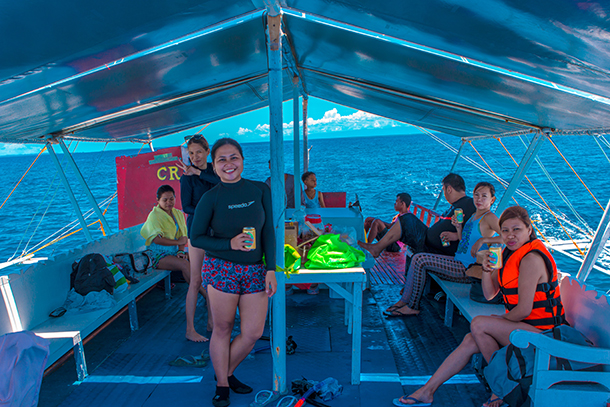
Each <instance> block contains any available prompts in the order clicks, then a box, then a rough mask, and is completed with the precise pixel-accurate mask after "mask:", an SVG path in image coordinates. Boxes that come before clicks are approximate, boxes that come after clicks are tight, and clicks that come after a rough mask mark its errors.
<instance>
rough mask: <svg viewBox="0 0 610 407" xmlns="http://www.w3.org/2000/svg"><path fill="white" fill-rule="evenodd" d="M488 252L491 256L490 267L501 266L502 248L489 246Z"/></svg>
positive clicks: (497, 267) (496, 267)
mask: <svg viewBox="0 0 610 407" xmlns="http://www.w3.org/2000/svg"><path fill="white" fill-rule="evenodd" d="M489 254H490V258H491V268H493V269H499V268H502V248H501V247H495V246H492V247H490V248H489Z"/></svg>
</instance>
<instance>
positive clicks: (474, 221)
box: [384, 182, 500, 317]
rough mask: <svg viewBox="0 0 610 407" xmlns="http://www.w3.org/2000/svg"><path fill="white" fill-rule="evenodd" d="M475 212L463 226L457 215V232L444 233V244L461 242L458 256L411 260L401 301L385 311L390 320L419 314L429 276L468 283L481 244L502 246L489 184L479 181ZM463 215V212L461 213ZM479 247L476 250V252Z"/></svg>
mask: <svg viewBox="0 0 610 407" xmlns="http://www.w3.org/2000/svg"><path fill="white" fill-rule="evenodd" d="M472 196H473V201H474V205H475V207H476V212H475V213H474V214H473V215H472V216H471V217H470V219H468V222H466V224H464V225H462V222H460V220H461V221H463V216H462V219H459V218H458V216H457V215H454V216H453V218H452V222H451V223H452V224H453V226H455V228H456V230H457V232H442V233H441V238H442V239H443V242H445V241H448V240H459V244H458V247H457V251H456V253H455V256H447V255H443V254H433V253H417V254H415V255H414V256H413V259H412V260H411V265H410V266H409V271H408V272H407V278H406V280H405V285H404V289H403V293H402V297H401V298H400V300H399V301H398V302H397V303H395V304H394V305H392V306H391V307H389V308H388V309H386V310H385V312H384V314H385V315H386V316H388V317H402V316H407V315H417V314H419V303H420V301H421V297H422V295H423V292H424V287H425V285H426V277H427V273H428V272H431V273H435V274H437V275H439V276H440V277H441V278H443V279H444V280H449V281H454V282H458V283H469V282H470V280H469V278H468V277H467V276H466V269H467V268H468V266H470V265H471V264H474V263H476V258H475V255H476V252H477V250H478V249H479V248H480V247H481V245H483V244H485V243H487V244H489V243H492V242H498V243H499V237H492V236H493V235H495V234H496V233H498V234H499V233H500V227H499V226H498V217H497V216H496V215H495V214H493V213H492V212H491V205H493V203H494V201H495V200H496V197H495V188H494V186H493V185H492V184H490V183H489V182H479V183H478V184H477V185H476V186H475V187H474V192H473V194H472ZM455 213H457V214H458V215H459V213H458V211H457V209H456V211H455ZM462 215H463V212H462ZM475 248H476V250H475Z"/></svg>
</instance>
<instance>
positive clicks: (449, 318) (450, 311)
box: [445, 296, 454, 328]
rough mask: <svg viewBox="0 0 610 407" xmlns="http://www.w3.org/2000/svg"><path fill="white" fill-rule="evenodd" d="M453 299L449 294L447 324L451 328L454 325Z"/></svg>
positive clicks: (446, 307)
mask: <svg viewBox="0 0 610 407" xmlns="http://www.w3.org/2000/svg"><path fill="white" fill-rule="evenodd" d="M453 308H454V306H453V301H452V300H451V298H449V296H447V302H446V303H445V325H446V326H448V327H449V328H451V327H452V326H453Z"/></svg>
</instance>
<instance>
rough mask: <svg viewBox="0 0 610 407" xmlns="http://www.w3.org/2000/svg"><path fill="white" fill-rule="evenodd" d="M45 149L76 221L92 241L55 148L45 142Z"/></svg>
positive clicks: (89, 240)
mask: <svg viewBox="0 0 610 407" xmlns="http://www.w3.org/2000/svg"><path fill="white" fill-rule="evenodd" d="M47 150H48V151H49V154H51V158H52V159H53V162H54V163H55V166H56V167H57V172H58V173H59V178H61V181H62V182H63V184H64V187H66V192H68V199H70V202H71V203H72V207H73V208H74V211H75V212H76V217H77V218H78V222H79V223H80V225H81V227H82V228H83V232H84V233H85V237H86V238H87V241H88V242H92V241H93V237H91V232H89V228H88V227H87V222H85V218H84V217H83V213H82V212H81V210H80V207H79V206H78V202H76V198H75V197H74V193H73V192H72V188H70V183H69V182H68V177H66V173H65V172H64V169H63V168H62V167H61V164H60V163H59V158H57V154H56V153H55V150H54V149H53V144H51V143H47Z"/></svg>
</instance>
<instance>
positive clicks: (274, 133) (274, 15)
mask: <svg viewBox="0 0 610 407" xmlns="http://www.w3.org/2000/svg"><path fill="white" fill-rule="evenodd" d="M280 25H281V15H280V10H279V6H278V4H270V5H268V9H267V32H268V35H269V38H268V40H267V45H268V49H267V56H268V58H269V125H270V134H269V137H270V144H271V200H272V203H273V223H274V227H275V244H276V265H277V266H278V267H280V268H281V269H283V268H284V206H285V205H284V194H285V192H284V191H285V189H284V128H283V127H284V120H283V116H282V102H283V99H284V98H283V89H282V43H281V41H280ZM299 202H300V200H299ZM276 278H277V292H276V293H275V295H274V297H273V301H272V311H271V312H272V314H273V318H272V321H273V326H272V327H271V329H272V330H273V335H272V338H273V343H272V344H271V346H272V349H271V353H272V355H273V390H274V391H277V392H280V393H285V392H286V289H285V276H284V273H283V272H278V273H276Z"/></svg>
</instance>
